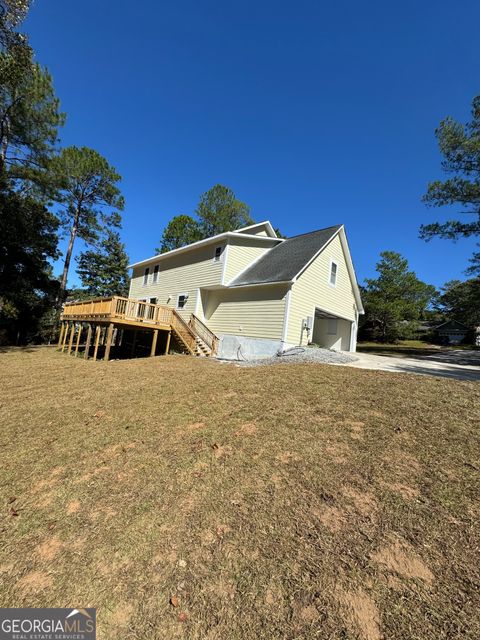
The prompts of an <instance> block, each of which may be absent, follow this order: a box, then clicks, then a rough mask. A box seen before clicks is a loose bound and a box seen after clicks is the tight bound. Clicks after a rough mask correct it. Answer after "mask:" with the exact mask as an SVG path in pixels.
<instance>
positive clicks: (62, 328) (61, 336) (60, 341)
mask: <svg viewBox="0 0 480 640" xmlns="http://www.w3.org/2000/svg"><path fill="white" fill-rule="evenodd" d="M64 331H65V322H62V323H60V334H59V336H58V346H57V348H58V349H60V348H61V346H62V340H63V332H64Z"/></svg>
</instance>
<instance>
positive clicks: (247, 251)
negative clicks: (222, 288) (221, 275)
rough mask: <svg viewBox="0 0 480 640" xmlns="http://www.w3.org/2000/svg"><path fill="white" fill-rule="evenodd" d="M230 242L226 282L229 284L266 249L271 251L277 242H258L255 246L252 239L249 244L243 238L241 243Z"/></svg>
mask: <svg viewBox="0 0 480 640" xmlns="http://www.w3.org/2000/svg"><path fill="white" fill-rule="evenodd" d="M234 242H235V244H229V245H228V250H227V264H226V268H225V279H224V284H228V283H229V282H230V281H231V280H233V278H235V277H236V276H238V274H239V273H240V272H241V271H243V270H244V269H246V268H247V267H248V266H249V265H251V264H252V262H255V260H258V258H260V256H262V255H263V254H264V253H265V252H266V251H270V249H272V248H273V247H274V246H275V244H274V243H273V242H272V244H269V243H267V242H262V244H260V243H258V245H257V246H255V242H256V241H255V240H253V239H250V241H249V245H247V244H246V241H245V240H243V242H241V244H237V241H236V240H235V241H234Z"/></svg>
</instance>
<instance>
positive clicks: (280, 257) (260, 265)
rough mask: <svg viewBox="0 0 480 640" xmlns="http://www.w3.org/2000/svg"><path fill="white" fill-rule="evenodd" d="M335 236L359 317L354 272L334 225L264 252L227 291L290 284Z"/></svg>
mask: <svg viewBox="0 0 480 640" xmlns="http://www.w3.org/2000/svg"><path fill="white" fill-rule="evenodd" d="M337 234H339V237H340V242H341V244H342V249H343V253H344V256H345V262H346V264H347V269H348V273H349V276H350V280H351V283H352V289H353V293H354V295H355V300H356V303H357V308H358V311H359V313H363V312H364V311H363V304H362V300H361V297H360V289H359V287H358V282H357V277H356V275H355V269H354V267H353V262H352V257H351V255H350V249H349V246H348V241H347V236H346V234H345V229H344V226H343V225H341V224H340V225H335V226H333V227H327V228H325V229H319V230H318V231H311V232H310V233H304V234H301V235H299V236H293V237H292V238H287V239H286V240H285V241H284V242H282V243H281V244H279V245H277V246H275V247H273V248H272V249H270V250H269V251H267V252H266V253H265V254H264V255H263V256H261V257H260V258H259V259H258V260H256V261H255V262H254V263H253V264H251V265H250V266H249V267H247V268H246V269H245V270H244V271H242V273H240V274H239V275H238V276H236V278H234V279H233V280H232V281H231V282H230V283H229V286H230V287H245V286H252V285H259V284H274V283H279V282H294V281H295V280H296V279H297V278H299V277H300V276H301V274H302V273H303V272H304V271H305V269H307V268H308V266H309V265H310V264H311V263H312V262H313V261H314V260H315V259H316V258H317V257H318V256H319V255H320V253H321V252H322V251H323V250H324V249H325V248H326V247H327V246H328V244H329V243H330V242H331V241H332V240H333V238H335V236H336V235H337Z"/></svg>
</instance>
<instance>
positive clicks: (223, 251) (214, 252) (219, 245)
mask: <svg viewBox="0 0 480 640" xmlns="http://www.w3.org/2000/svg"><path fill="white" fill-rule="evenodd" d="M217 249H221V250H222V252H221V253H220V256H219V258H218V260H217V257H216V256H217ZM224 253H225V245H224V244H217V245H216V246H215V249H214V250H213V261H214V262H223V254H224Z"/></svg>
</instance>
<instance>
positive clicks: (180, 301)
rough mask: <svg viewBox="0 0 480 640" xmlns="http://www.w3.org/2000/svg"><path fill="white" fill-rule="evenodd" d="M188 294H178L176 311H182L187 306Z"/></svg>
mask: <svg viewBox="0 0 480 640" xmlns="http://www.w3.org/2000/svg"><path fill="white" fill-rule="evenodd" d="M187 300H188V293H180V294H179V296H178V298H177V309H183V308H184V307H185V305H186V304H187Z"/></svg>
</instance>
